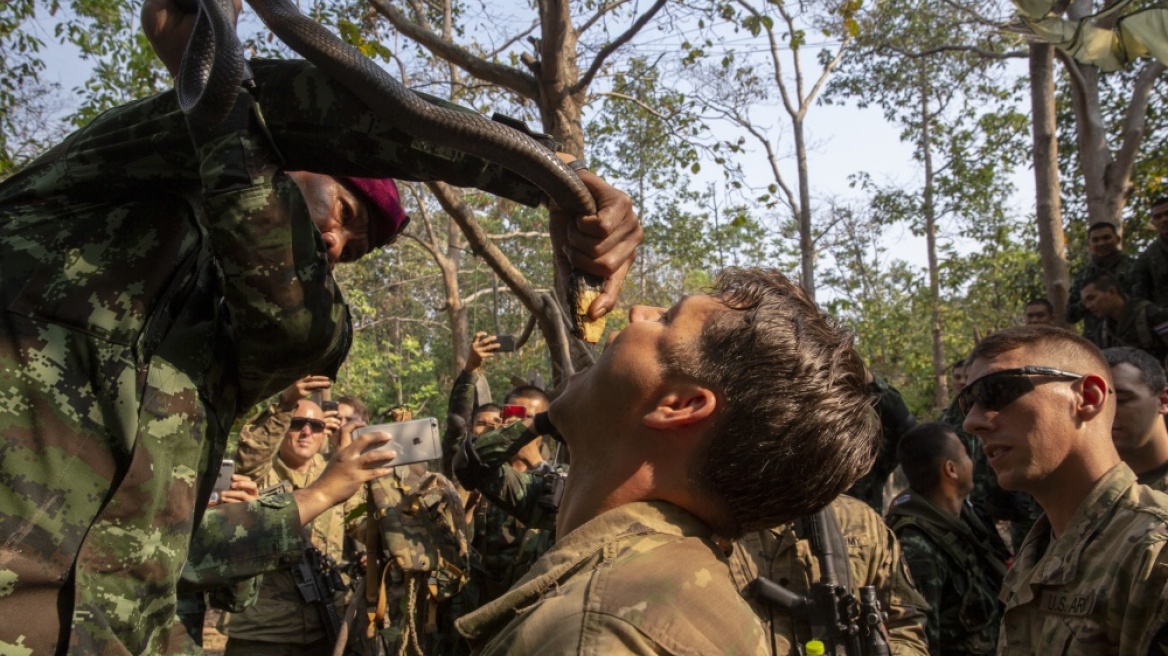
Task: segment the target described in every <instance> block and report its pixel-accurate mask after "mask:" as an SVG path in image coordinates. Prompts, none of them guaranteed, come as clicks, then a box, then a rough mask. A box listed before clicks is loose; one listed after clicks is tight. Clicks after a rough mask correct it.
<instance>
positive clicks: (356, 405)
mask: <svg viewBox="0 0 1168 656" xmlns="http://www.w3.org/2000/svg"><path fill="white" fill-rule="evenodd" d="M337 403H338V404H340V403H344V404H345V405H347V406H349V407H350V408H352V409H353V416H354V417H357V418H358V419H360V420H361V421H369V408H366V407H365V403H364V402H363V401H362V400H361V399H359V398H357V397H355V396H349V395H348V394H346V395H345V396H342V397H341V398H339V399H337Z"/></svg>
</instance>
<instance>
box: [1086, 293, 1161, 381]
mask: <svg viewBox="0 0 1168 656" xmlns="http://www.w3.org/2000/svg"><path fill="white" fill-rule="evenodd" d="M1083 305H1085V306H1086V307H1087V308H1088V309H1090V310H1091V312H1092V313H1093V314H1094V315H1095V316H1097V317H1098V318H1099V320H1100V321H1101V322H1102V324H1103V326H1102V329H1101V331H1100V334H1099V339H1098V340H1097V341H1096V342H1095V343H1096V344H1097V345H1098V346H1099V347H1100V348H1112V347H1115V346H1132V347H1135V348H1138V349H1140V350H1143V351H1147V352H1148V353H1150V354H1151V355H1152V357H1154V358H1156V359H1157V360H1159V361H1160V362H1164V361H1165V360H1166V359H1168V309H1165V308H1162V307H1160V306H1158V305H1153V304H1152V302H1151V301H1148V300H1145V299H1139V298H1128V296H1127V295H1126V294H1125V293H1124V292H1123V290H1122V289H1120V286H1119V282H1118V281H1116V280H1115V278H1112V277H1111V276H1109V275H1106V274H1099V275H1097V276H1094V277H1092V278H1088V279H1087V280H1086V281H1085V283H1084V284H1083Z"/></svg>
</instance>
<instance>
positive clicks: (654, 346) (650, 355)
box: [552, 269, 880, 537]
mask: <svg viewBox="0 0 1168 656" xmlns="http://www.w3.org/2000/svg"><path fill="white" fill-rule="evenodd" d="M874 401H875V399H874V397H873V396H872V394H871V393H870V391H869V387H868V385H867V383H866V382H865V370H864V365H863V362H862V361H861V359H860V356H859V354H858V353H856V351H855V349H854V348H853V344H852V335H851V334H850V333H848V332H846V331H844V330H842V329H840V328H839V327H838V326H837V325H836V324H835V323H834V322H833V321H832V320H831V319H830V318H829V317H827V316H826V315H825V314H823V313H822V312H821V311H820V309H819V308H818V307H817V306H816V305H815V303H814V302H812V301H811V300H810V299H809V298H808V296H807V294H806V293H805V292H804V291H803V289H802V288H800V287H799V286H797V285H796V284H794V283H792V282H791V281H790V280H788V279H787V278H786V277H785V276H784V275H782V274H781V273H779V272H777V271H774V270H764V269H729V270H726V271H724V272H722V274H721V275H719V277H718V279H717V281H716V283H715V286H714V289H713V291H712V292H711V293H710V294H708V295H700V296H688V297H685V298H684V299H682V300H681V301H680V302H679V303H678V304H676V305H674V306H673V307H672V308H670V309H669V310H667V311H666V310H663V309H661V308H643V307H635V308H633V309H631V310H630V311H629V325H628V326H627V327H626V328H625V329H624V330H621V331H619V332H618V333H615V334H614V335H612V336H611V337H610V338H609V342H608V344H607V347H606V349H605V351H604V353H603V354H602V356H601V357H600V359H599V360H598V361H597V363H596V365H594V366H593V367H592V368H590V369H588V370H587V371H585V372H583V373H581V374H577V375H576V376H575V377H573V378H572V380H571V381H570V383H569V385H568V387H567V389H566V390H565V392H564V394H563V395H561V396H560V397H559V398H558V399H556V401H555V402H554V403H553V404H552V415H553V416H552V419H553V421H554V422H555V424H556V425H557V427H558V428H559V429H560V432H561V433H563V434H564V437H565V439H567V441H568V444H569V446H570V447H571V449H572V456H573V467H577V463H580V464H581V466H583V465H585V464H590V463H593V462H603V461H604V459H605V458H614V459H616V462H615V464H611V465H610V466H612V467H619V466H620V461H621V459H622V458H625V459H627V460H629V461H630V463H629V466H630V467H632V466H639V465H640V464H641V463H642V462H648V463H649V465H650V466H651V467H652V468H654V469H655V470H658V471H671V470H674V469H680V470H681V471H683V472H684V479H685V484H686V492H687V493H689V494H691V495H693V496H694V497H695V498H698V499H700V503H703V504H705V505H706V506H708V507H711V508H713V509H714V511H713V512H711V513H708V514H707V516H706V517H703V518H704V519H706V520H707V522H708V523H710V524H711V525H712V526H713V528H715V529H716V530H717V531H718V532H719V533H721V534H723V535H726V536H728V537H735V536H737V535H740V534H741V533H743V532H745V531H749V530H754V529H759V528H765V527H773V526H778V525H779V524H782V523H784V522H786V521H789V520H791V519H793V518H795V517H799V516H803V515H807V514H810V513H813V512H815V511H816V510H818V509H819V508H821V507H823V506H824V505H825V504H826V503H827V502H828V501H830V500H831V499H833V498H834V497H836V496H837V495H839V494H840V493H841V492H842V491H843V490H845V489H847V488H848V486H850V485H851V484H852V483H853V482H854V481H855V480H856V479H857V478H859V477H860V476H861V475H862V474H863V473H864V472H866V471H867V470H868V469H869V468H870V467H871V464H872V460H873V458H874V456H875V453H876V448H877V444H878V436H879V431H880V425H879V419H878V418H877V416H876V412H875V410H874V407H873V404H874ZM645 445H648V446H645ZM626 452H627V454H628V455H625V454H626ZM638 460H640V462H638ZM809 463H814V466H813V467H809Z"/></svg>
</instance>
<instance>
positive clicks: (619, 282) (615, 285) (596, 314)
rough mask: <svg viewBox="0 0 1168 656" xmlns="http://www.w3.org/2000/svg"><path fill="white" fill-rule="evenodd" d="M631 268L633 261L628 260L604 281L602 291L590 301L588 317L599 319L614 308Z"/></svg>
mask: <svg viewBox="0 0 1168 656" xmlns="http://www.w3.org/2000/svg"><path fill="white" fill-rule="evenodd" d="M632 266H633V259H629V260H628V261H627V262H625V263H624V265H623V266H622V267H621V268H620V269H618V270H617V272H616V273H614V274H612V275H611V276H609V278H608V280H605V281H604V291H603V292H601V293H600V296H597V297H596V298H595V299H593V300H592V305H589V306H588V316H589V317H591V318H593V319H599V318H601V317H603V316H605V315H606V314H608V313H609V312H611V311H612V309H613V308H614V307H616V301H617V298H618V297H619V296H620V290H621V288H622V287H623V286H624V284H625V277H626V276H628V275H629V269H630V268H632Z"/></svg>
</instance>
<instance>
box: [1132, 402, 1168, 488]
mask: <svg viewBox="0 0 1168 656" xmlns="http://www.w3.org/2000/svg"><path fill="white" fill-rule="evenodd" d="M1120 455H1121V457H1122V458H1123V461H1124V462H1126V463H1127V466H1128V467H1131V470H1132V471H1133V472H1135V473H1136V475H1137V476H1139V475H1141V474H1143V473H1145V472H1150V471H1152V470H1153V469H1156V468H1158V467H1163V466H1164V465H1166V464H1168V427H1165V426H1164V419H1163V417H1157V419H1156V421H1155V422H1153V435H1152V436H1150V437H1149V438H1148V439H1146V440H1144V443H1143V444H1142V445H1140V446H1138V447H1136V448H1135V449H1133V450H1131V451H1127V452H1124V453H1122V454H1120Z"/></svg>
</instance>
